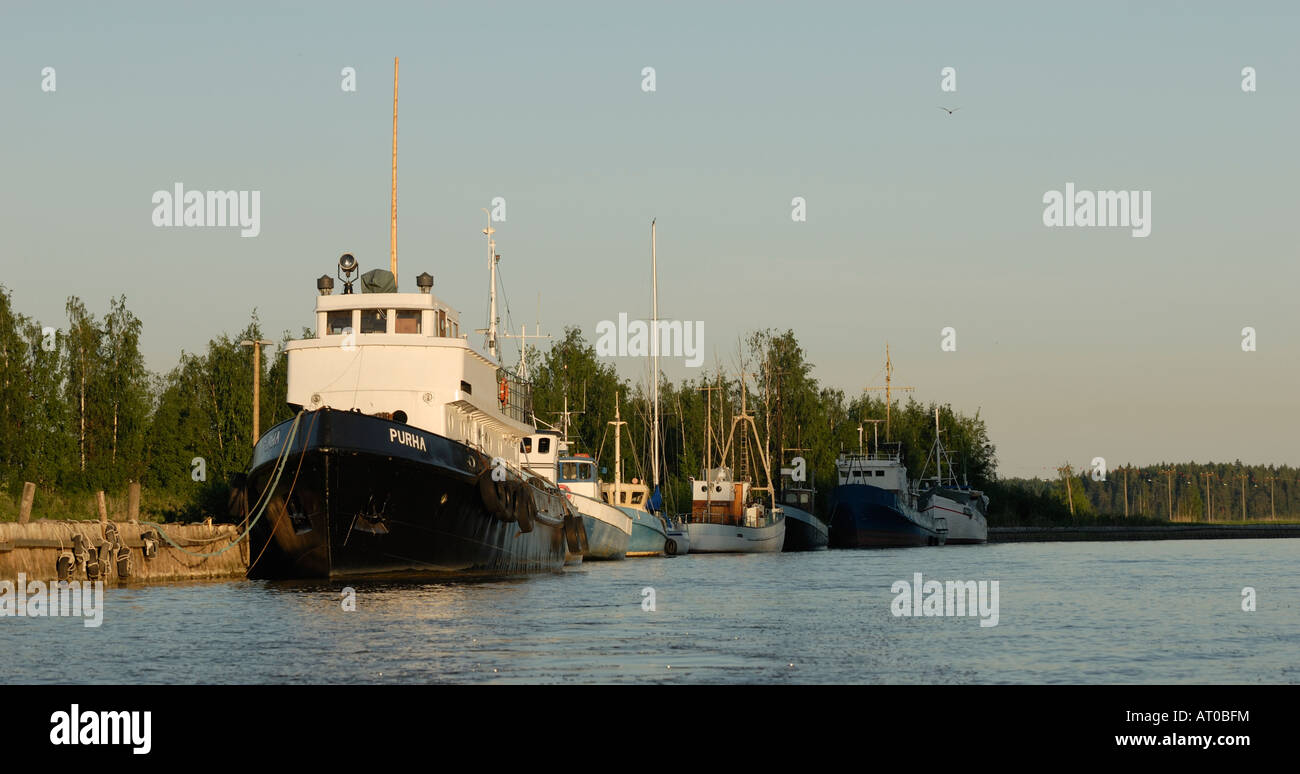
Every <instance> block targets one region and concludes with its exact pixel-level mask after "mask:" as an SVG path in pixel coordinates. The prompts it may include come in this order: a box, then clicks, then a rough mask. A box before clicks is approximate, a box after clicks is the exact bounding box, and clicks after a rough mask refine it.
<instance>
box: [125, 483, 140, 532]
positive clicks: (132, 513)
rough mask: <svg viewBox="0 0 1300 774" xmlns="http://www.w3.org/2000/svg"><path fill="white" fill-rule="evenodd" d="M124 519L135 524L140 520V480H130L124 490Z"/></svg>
mask: <svg viewBox="0 0 1300 774" xmlns="http://www.w3.org/2000/svg"><path fill="white" fill-rule="evenodd" d="M126 519H127V521H129V522H131V523H132V524H135V523H137V522H139V521H140V482H139V481H132V482H131V484H130V486H128V487H127V490H126Z"/></svg>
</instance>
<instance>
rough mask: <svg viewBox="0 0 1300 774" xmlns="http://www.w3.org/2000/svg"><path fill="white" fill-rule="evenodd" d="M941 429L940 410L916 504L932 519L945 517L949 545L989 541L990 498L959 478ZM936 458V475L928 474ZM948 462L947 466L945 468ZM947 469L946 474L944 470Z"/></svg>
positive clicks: (935, 422) (936, 414) (937, 413)
mask: <svg viewBox="0 0 1300 774" xmlns="http://www.w3.org/2000/svg"><path fill="white" fill-rule="evenodd" d="M941 435H942V434H941V433H940V430H939V410H938V409H935V412H934V445H933V446H931V447H930V456H929V458H927V459H926V467H925V468H923V469H922V472H921V478H920V479H919V482H918V485H917V487H916V501H917V508H918V509H919V510H920V511H921V513H922V514H927V513H928V514H930V517H931V519H937V518H940V517H942V518H944V519H945V520H946V522H947V524H948V539H947V542H948V544H949V545H954V544H962V543H987V542H988V541H989V521H988V507H989V498H988V495H986V494H984V493H983V492H981V491H980V490H978V489H973V488H971V486H970V484H969V482H960V483H959V482H958V481H957V475H956V473H955V468H954V466H953V464H952V459H951V457H950V455H949V453H948V451H947V450H946V449H945V448H944V446H943V441H942V439H941ZM931 461H933V462H934V466H935V475H934V476H933V477H931V478H927V477H926V476H925V473H926V472H927V471H928V470H929V465H930V462H931ZM945 466H946V468H945ZM945 470H946V471H947V474H946V475H945V473H944V471H945Z"/></svg>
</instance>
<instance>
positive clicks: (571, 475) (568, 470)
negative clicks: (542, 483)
mask: <svg viewBox="0 0 1300 774" xmlns="http://www.w3.org/2000/svg"><path fill="white" fill-rule="evenodd" d="M560 478H562V479H564V480H565V481H573V480H574V479H576V478H578V463H576V462H566V463H564V464H562V465H560Z"/></svg>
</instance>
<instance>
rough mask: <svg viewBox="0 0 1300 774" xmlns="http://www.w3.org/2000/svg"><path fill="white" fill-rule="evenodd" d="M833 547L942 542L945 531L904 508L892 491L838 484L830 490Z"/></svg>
mask: <svg viewBox="0 0 1300 774" xmlns="http://www.w3.org/2000/svg"><path fill="white" fill-rule="evenodd" d="M829 532H830V534H829V538H830V545H831V547H832V548H891V547H901V546H934V545H943V544H944V542H945V540H946V533H945V532H943V531H940V530H938V529H936V528H934V527H933V526H931V525H927V524H923V523H920V522H918V521H917V520H916V518H914V517H911V516H909V514H907V513H905V512H904V506H902V505H901V504H900V503H899V502H898V498H897V496H896V495H894V494H893V493H892V492H889V491H887V490H883V489H879V488H877V487H874V486H868V485H854V484H850V485H840V486H837V487H835V489H834V490H833V491H832V492H831V521H830V530H829Z"/></svg>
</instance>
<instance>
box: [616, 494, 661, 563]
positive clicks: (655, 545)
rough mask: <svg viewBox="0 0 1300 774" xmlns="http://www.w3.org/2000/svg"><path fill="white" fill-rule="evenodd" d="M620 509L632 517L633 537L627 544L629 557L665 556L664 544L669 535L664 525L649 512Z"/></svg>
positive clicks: (635, 509)
mask: <svg viewBox="0 0 1300 774" xmlns="http://www.w3.org/2000/svg"><path fill="white" fill-rule="evenodd" d="M618 509H619V510H620V511H622V512H624V513H626V514H627V515H628V516H631V517H632V535H631V537H630V538H629V539H628V543H627V555H628V556H634V557H635V556H663V555H664V544H665V543H666V542H667V540H668V533H667V532H666V531H665V530H664V523H663V521H662V520H660V519H659V517H658V516H655V515H654V514H653V513H650V512H649V511H643V510H640V509H637V508H627V507H624V506H618Z"/></svg>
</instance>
